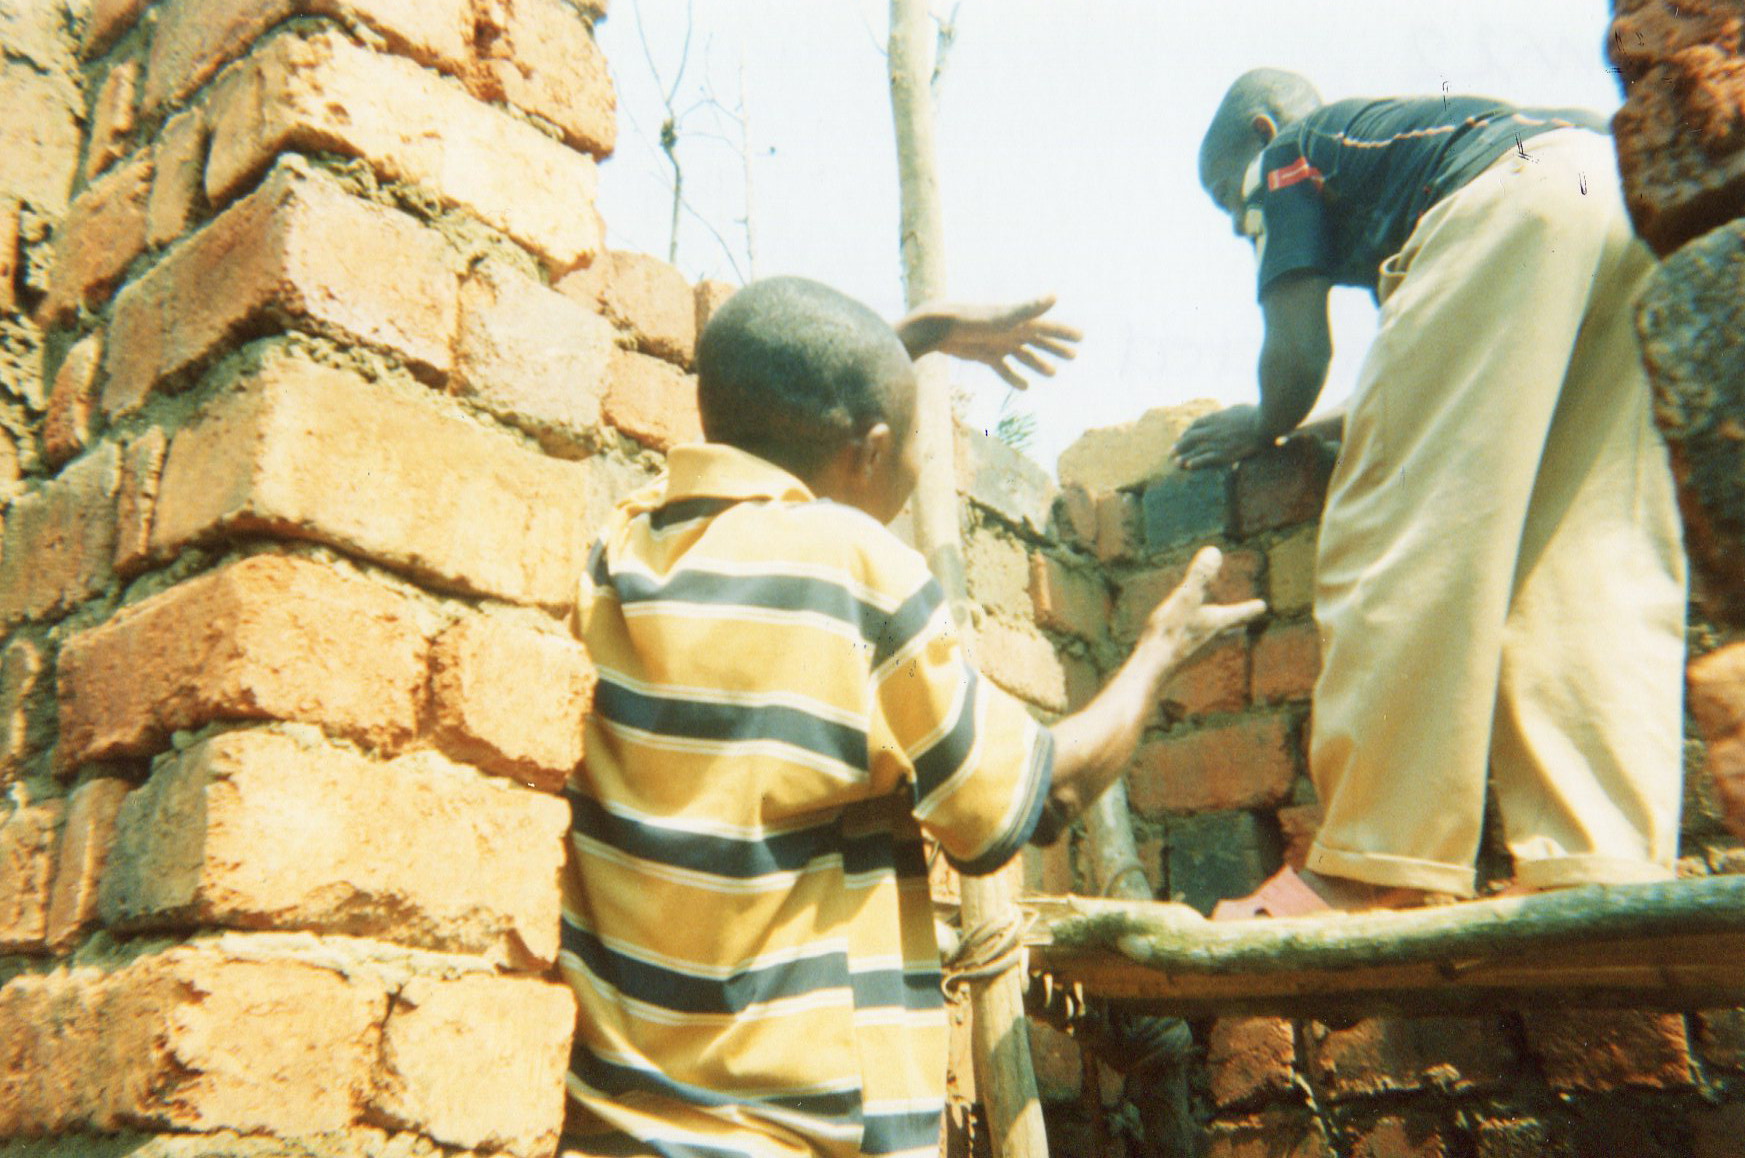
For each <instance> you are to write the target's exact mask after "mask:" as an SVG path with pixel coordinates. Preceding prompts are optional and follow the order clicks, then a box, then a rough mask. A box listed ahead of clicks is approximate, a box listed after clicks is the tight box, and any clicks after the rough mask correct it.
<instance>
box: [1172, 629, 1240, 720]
mask: <svg viewBox="0 0 1745 1158" xmlns="http://www.w3.org/2000/svg"><path fill="white" fill-rule="evenodd" d="M1248 667H1249V657H1248V637H1247V636H1246V635H1242V634H1236V635H1230V636H1226V637H1225V638H1223V639H1217V640H1213V641H1212V642H1211V643H1209V644H1207V645H1206V646H1205V647H1204V648H1203V649H1202V650H1201V651H1200V653H1199V654H1198V655H1196V656H1194V657H1193V658H1192V659H1190V660H1189V661H1188V662H1187V664H1186V666H1184V667H1183V668H1182V669H1181V670H1180V671H1179V672H1177V673H1176V674H1175V676H1174V677H1173V678H1172V679H1171V680H1170V681H1169V682H1168V683H1167V684H1165V685H1164V686H1163V691H1162V693H1161V694H1160V695H1159V697H1158V698H1159V700H1160V701H1161V703H1162V705H1163V709H1164V711H1165V712H1166V713H1168V714H1169V715H1170V716H1173V717H1176V718H1182V717H1188V718H1192V717H1197V716H1208V715H1212V714H1214V713H1219V712H1240V711H1241V710H1242V709H1244V708H1246V707H1247V706H1248V679H1249V677H1248Z"/></svg>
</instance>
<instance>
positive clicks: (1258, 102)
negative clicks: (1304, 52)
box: [1200, 68, 1321, 190]
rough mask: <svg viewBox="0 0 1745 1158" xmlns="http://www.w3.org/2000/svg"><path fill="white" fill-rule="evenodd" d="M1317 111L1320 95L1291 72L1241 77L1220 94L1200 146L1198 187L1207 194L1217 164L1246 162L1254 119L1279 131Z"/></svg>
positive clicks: (1262, 70) (1265, 70) (1252, 145)
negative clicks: (1266, 121) (1263, 120)
mask: <svg viewBox="0 0 1745 1158" xmlns="http://www.w3.org/2000/svg"><path fill="white" fill-rule="evenodd" d="M1320 107H1321V94H1320V93H1319V92H1317V91H1316V90H1315V86H1314V85H1312V84H1310V83H1309V82H1308V81H1307V80H1305V79H1304V78H1303V77H1301V76H1298V75H1297V74H1296V73H1294V72H1285V71H1283V70H1282V69H1277V68H1256V69H1253V70H1251V71H1249V72H1245V73H1243V74H1242V75H1241V76H1239V77H1237V78H1236V83H1235V84H1232V85H1231V86H1230V89H1229V91H1228V92H1226V93H1225V94H1224V99H1223V100H1222V101H1221V102H1220V103H1219V105H1218V111H1217V112H1216V113H1214V114H1213V115H1212V123H1211V125H1210V126H1209V127H1208V128H1207V129H1206V135H1205V137H1204V139H1202V140H1201V142H1200V184H1201V185H1202V186H1204V187H1205V188H1206V189H1207V190H1210V189H1211V188H1212V185H1213V182H1214V181H1215V180H1216V177H1217V171H1218V168H1219V164H1220V162H1222V161H1226V160H1232V159H1236V155H1238V154H1240V155H1241V156H1242V157H1243V158H1246V156H1247V154H1248V153H1250V152H1251V151H1253V149H1254V148H1255V142H1256V137H1255V133H1254V120H1255V118H1256V117H1261V116H1264V117H1267V118H1269V119H1270V120H1271V121H1272V122H1273V124H1274V125H1276V126H1277V127H1279V128H1281V129H1282V128H1283V127H1285V126H1286V125H1288V124H1291V123H1292V122H1294V121H1298V120H1301V119H1302V118H1303V117H1306V116H1308V115H1309V114H1310V113H1312V112H1314V111H1315V110H1316V109H1318V108H1320ZM1243 163H1244V164H1246V159H1244V160H1243Z"/></svg>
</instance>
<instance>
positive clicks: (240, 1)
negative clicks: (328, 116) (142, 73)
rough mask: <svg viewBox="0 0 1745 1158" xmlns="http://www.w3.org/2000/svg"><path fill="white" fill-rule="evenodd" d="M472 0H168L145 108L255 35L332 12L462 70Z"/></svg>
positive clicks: (201, 78)
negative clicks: (299, 18)
mask: <svg viewBox="0 0 1745 1158" xmlns="http://www.w3.org/2000/svg"><path fill="white" fill-rule="evenodd" d="M473 10H474V5H473V3H472V0H169V2H168V3H164V4H160V5H158V12H157V26H156V27H155V28H154V29H153V31H152V39H151V59H150V64H149V67H148V69H147V71H146V82H145V97H144V100H145V107H146V108H147V109H156V108H157V107H158V106H160V105H162V104H164V103H165V102H167V101H172V100H180V99H181V98H183V97H185V96H187V95H188V94H189V93H191V92H193V91H194V90H195V89H196V88H198V87H200V86H201V85H202V84H205V83H206V81H207V80H208V79H210V78H211V77H212V75H213V74H214V73H216V72H217V71H218V69H219V67H220V66H221V65H223V64H225V63H226V62H227V61H231V60H235V59H236V58H237V57H239V56H241V55H243V53H245V52H247V51H248V50H249V48H250V47H251V46H252V45H253V44H254V42H255V39H256V38H257V37H259V36H260V35H262V34H263V33H265V32H267V31H268V30H269V29H271V28H273V27H274V26H275V25H278V24H281V23H283V22H284V21H286V20H287V19H289V18H290V17H292V16H297V15H310V16H316V15H319V16H334V17H338V18H340V19H341V20H343V21H347V22H350V23H356V24H361V25H363V26H364V27H366V28H369V29H371V30H373V31H375V32H377V33H380V34H381V35H382V37H383V38H384V39H385V40H386V41H387V42H388V45H389V47H391V48H392V49H394V51H396V52H400V53H403V54H405V55H407V56H410V57H412V58H413V59H414V60H417V61H419V62H420V63H424V64H437V65H445V66H448V67H450V68H454V69H459V68H460V67H462V66H464V65H465V64H466V63H467V62H468V61H469V60H470V58H471V47H472V46H471V40H472V31H473Z"/></svg>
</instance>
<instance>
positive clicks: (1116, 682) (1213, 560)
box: [1031, 547, 1266, 844]
mask: <svg viewBox="0 0 1745 1158" xmlns="http://www.w3.org/2000/svg"><path fill="white" fill-rule="evenodd" d="M1223 563H1224V558H1223V555H1222V554H1220V553H1219V551H1218V549H1217V548H1216V547H1207V548H1206V549H1205V550H1203V551H1201V552H1200V553H1199V554H1198V555H1195V556H1194V561H1193V563H1192V564H1191V565H1189V567H1188V574H1187V578H1186V579H1184V580H1183V581H1182V585H1181V586H1180V587H1178V588H1176V590H1175V592H1174V593H1173V594H1171V595H1170V597H1169V598H1168V599H1165V600H1164V601H1163V602H1162V603H1160V604H1158V606H1157V608H1156V610H1154V611H1153V612H1152V613H1151V615H1150V616H1149V617H1148V618H1147V619H1146V621H1145V629H1144V631H1143V632H1142V633H1141V635H1140V637H1139V642H1138V644H1137V645H1135V646H1134V648H1133V654H1132V655H1130V656H1129V657H1128V658H1127V662H1126V663H1124V664H1122V665H1121V670H1120V671H1118V672H1116V673H1115V678H1114V679H1112V680H1110V681H1109V683H1108V685H1107V686H1106V687H1104V688H1103V690H1102V691H1101V692H1100V693H1098V695H1097V697H1096V698H1095V699H1093V700H1092V701H1091V702H1090V703H1089V704H1087V705H1085V707H1084V708H1083V709H1082V710H1081V711H1079V712H1078V713H1077V714H1075V715H1071V716H1068V717H1067V718H1066V719H1064V720H1061V721H1060V722H1059V723H1057V724H1055V725H1054V728H1053V732H1054V779H1053V784H1052V786H1051V788H1050V790H1049V795H1048V801H1047V803H1046V804H1045V805H1044V806H1043V811H1042V819H1041V820H1040V822H1039V823H1038V824H1037V826H1036V833H1035V835H1034V836H1033V837H1032V838H1031V839H1032V840H1033V841H1034V842H1035V843H1038V844H1050V843H1053V841H1054V840H1055V839H1057V838H1058V837H1059V836H1060V834H1061V833H1062V832H1064V831H1066V827H1067V825H1069V824H1071V823H1072V821H1073V818H1074V817H1076V816H1078V814H1079V813H1080V812H1082V811H1084V809H1085V808H1087V807H1088V806H1089V805H1090V804H1091V803H1093V802H1094V801H1095V800H1096V799H1097V797H1099V796H1101V795H1102V794H1103V793H1104V792H1105V791H1107V790H1108V788H1109V786H1110V785H1111V784H1113V783H1114V782H1115V780H1116V778H1117V777H1118V776H1120V775H1121V772H1122V771H1123V770H1124V769H1125V768H1126V767H1127V762H1128V761H1129V760H1131V759H1132V758H1133V752H1134V750H1135V749H1136V748H1137V747H1138V746H1139V737H1140V735H1141V734H1142V733H1143V732H1144V730H1145V721H1146V720H1147V719H1149V718H1150V716H1151V713H1152V710H1153V709H1154V708H1155V706H1156V704H1157V696H1158V692H1159V691H1160V690H1161V689H1162V687H1163V685H1164V683H1166V682H1167V681H1168V680H1169V678H1170V676H1172V675H1173V674H1175V672H1176V671H1177V669H1179V668H1180V667H1181V665H1182V664H1183V663H1185V662H1186V661H1187V660H1188V659H1189V658H1190V657H1191V656H1193V655H1194V653H1195V652H1197V651H1199V649H1200V648H1201V647H1203V646H1204V645H1205V644H1206V643H1207V642H1208V641H1210V640H1211V639H1213V638H1214V637H1216V636H1218V635H1219V634H1221V633H1223V632H1225V631H1228V630H1229V629H1231V628H1233V627H1240V626H1241V625H1243V624H1245V623H1248V622H1250V621H1251V620H1253V619H1255V618H1257V617H1259V616H1260V615H1261V614H1263V613H1264V612H1265V611H1266V604H1264V603H1262V602H1261V601H1260V600H1258V599H1251V600H1249V601H1248V602H1246V603H1231V604H1207V603H1206V591H1207V588H1208V587H1210V586H1211V583H1212V580H1213V579H1215V578H1216V577H1217V575H1218V569H1219V568H1220V567H1222V566H1223Z"/></svg>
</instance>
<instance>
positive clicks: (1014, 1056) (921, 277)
mask: <svg viewBox="0 0 1745 1158" xmlns="http://www.w3.org/2000/svg"><path fill="white" fill-rule="evenodd" d="M930 33H931V19H930V17H929V13H928V9H927V4H926V0H891V39H890V52H889V63H890V77H891V112H892V115H893V119H894V120H895V123H896V136H897V175H898V180H899V182H900V186H901V192H902V220H901V229H902V234H901V237H902V254H903V277H904V282H905V288H906V292H907V297H908V303H909V306H910V308H914V307H915V306H917V305H920V304H921V303H922V302H925V301H929V300H932V299H936V298H939V297H941V296H942V295H943V294H944V291H945V249H944V229H943V224H942V217H941V212H940V205H939V181H938V175H937V172H936V170H935V168H934V157H935V149H934V140H933V97H932V91H931V83H930V82H931V77H932V69H931V67H930V61H929V57H930V55H931V54H930V52H929V48H930V43H929V42H930V40H931V35H930ZM917 377H918V379H919V384H920V391H919V397H918V398H917V400H916V416H915V417H916V430H915V437H916V438H918V439H919V440H920V443H919V448H918V449H919V450H920V459H921V477H920V481H919V483H918V484H917V486H916V489H915V498H914V504H913V514H914V523H915V545H916V546H917V547H918V548H919V549H920V551H921V553H922V554H923V555H924V556H926V558H927V564H928V566H929V567H930V568H931V569H932V570H933V574H934V576H935V577H936V578H937V579H938V580H939V582H940V585H941V586H942V587H944V589H945V593H946V597H947V598H948V599H949V600H950V602H951V605H952V612H953V614H954V615H955V616H956V617H957V624H958V629H959V631H960V632H964V633H966V634H967V633H968V631H969V629H970V626H971V623H970V619H969V615H968V610H969V600H968V597H967V594H966V588H965V584H964V569H963V548H962V546H961V544H960V542H959V539H958V513H957V482H956V477H955V471H954V470H953V443H954V431H953V428H952V415H951V398H950V391H949V386H948V383H947V381H946V377H945V371H944V366H943V365H941V364H939V359H938V358H937V356H930V357H927V358H923V359H922V360H921V364H920V365H919V366H918V367H917ZM1016 913H1017V906H1016V904H1015V902H1014V900H1013V897H1012V890H1011V884H1010V879H1009V878H1008V877H1007V876H1006V875H1005V874H1004V873H998V874H995V875H993V876H991V877H984V878H980V879H976V878H965V879H964V881H963V920H964V926H965V928H966V929H973V928H975V927H976V926H977V925H980V924H983V923H988V924H993V925H998V924H1001V923H1003V922H1005V921H1009V920H1014V919H1015V918H1016ZM970 993H971V996H970V1002H971V1011H972V1017H973V1019H974V1020H973V1028H972V1032H973V1035H974V1045H975V1054H976V1059H977V1063H978V1066H979V1068H980V1070H981V1074H980V1075H979V1080H978V1081H977V1088H978V1089H979V1090H980V1091H981V1096H982V1100H983V1102H984V1103H985V1104H986V1106H987V1111H988V1118H989V1123H990V1127H991V1129H990V1134H991V1135H992V1143H993V1151H994V1155H995V1158H1046V1155H1047V1153H1048V1141H1047V1138H1046V1136H1045V1134H1044V1132H1043V1126H1042V1104H1041V1102H1040V1100H1039V1099H1038V1098H1037V1095H1036V1075H1035V1071H1034V1069H1033V1067H1032V1062H1031V1059H1030V1033H1029V1025H1028V1023H1027V1022H1026V1020H1025V1017H1024V994H1023V988H1022V983H1021V980H1020V978H1019V976H1018V974H1017V972H1016V971H1008V972H1006V973H1003V974H1001V975H999V976H997V977H995V978H993V979H991V980H989V981H987V982H982V983H972V986H971V991H970Z"/></svg>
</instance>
